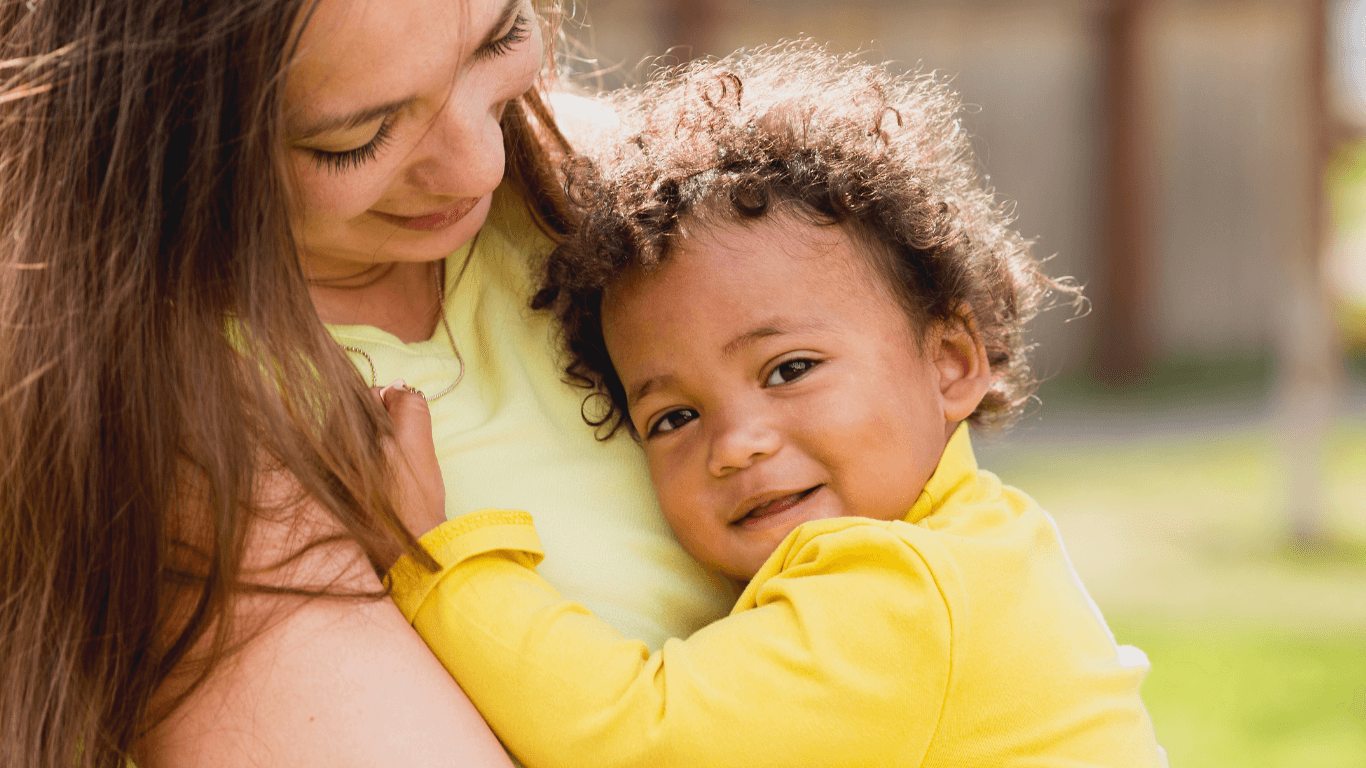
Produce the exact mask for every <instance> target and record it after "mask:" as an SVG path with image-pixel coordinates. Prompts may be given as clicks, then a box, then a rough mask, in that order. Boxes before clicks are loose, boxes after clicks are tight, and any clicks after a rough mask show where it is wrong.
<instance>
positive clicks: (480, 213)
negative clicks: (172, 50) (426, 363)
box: [285, 0, 543, 279]
mask: <svg viewBox="0 0 1366 768" xmlns="http://www.w3.org/2000/svg"><path fill="white" fill-rule="evenodd" d="M542 51H543V48H542V44H541V33H540V27H539V25H538V21H537V18H536V15H535V11H534V8H533V6H532V0H464V1H463V2H461V1H460V0H321V2H319V3H318V5H317V8H316V10H315V11H314V13H313V14H312V16H311V17H310V18H309V19H308V21H307V26H306V27H305V29H304V31H303V34H302V36H301V39H300V47H299V57H298V59H297V61H296V63H295V66H293V67H292V68H291V69H290V71H289V75H288V80H287V81H286V84H285V101H286V104H285V121H286V132H287V139H286V140H287V142H288V155H289V158H290V163H291V166H292V171H293V175H294V181H295V184H296V187H297V196H296V203H295V205H296V209H295V210H294V212H293V218H294V225H295V229H296V232H297V233H298V236H299V238H300V244H301V247H302V250H303V254H304V258H305V262H306V266H307V268H308V271H309V276H310V277H312V278H314V279H326V278H344V277H347V276H350V275H355V274H357V273H359V272H362V271H363V270H364V269H365V268H366V267H368V266H369V265H372V264H376V263H385V262H397V261H408V262H413V261H431V260H434V259H439V258H443V257H445V256H446V255H447V254H449V253H450V252H452V251H454V250H456V249H457V248H459V247H460V246H461V245H464V244H465V243H466V242H468V241H469V239H470V238H471V237H473V236H474V234H475V233H476V232H477V231H478V230H479V227H480V226H482V225H483V223H484V219H485V217H486V216H487V215H488V210H489V200H490V195H491V194H492V192H493V190H494V188H495V187H497V186H498V184H499V182H500V181H501V180H502V178H503V139H502V131H501V128H500V126H499V118H500V117H501V116H502V113H503V108H504V106H505V105H506V104H507V102H508V101H509V100H511V99H513V98H516V97H517V96H518V95H520V94H522V93H523V92H525V91H526V90H527V89H528V88H530V87H531V85H532V83H533V81H534V80H535V77H536V75H537V73H538V72H539V70H540V67H541V57H542Z"/></svg>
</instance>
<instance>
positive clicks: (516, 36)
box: [474, 13, 531, 59]
mask: <svg viewBox="0 0 1366 768" xmlns="http://www.w3.org/2000/svg"><path fill="white" fill-rule="evenodd" d="M530 37H531V20H530V19H528V18H527V16H526V14H524V13H519V14H517V17H516V18H514V19H513V20H512V26H510V27H508V30H507V31H506V32H504V33H503V34H502V35H499V36H498V37H497V38H496V39H494V40H490V41H488V42H487V43H484V44H483V45H481V46H479V50H477V51H475V52H474V58H476V59H492V58H495V57H498V56H506V55H507V54H509V53H511V52H512V49H513V48H516V47H517V45H518V44H519V43H523V42H526V41H527V40H528V39H530Z"/></svg>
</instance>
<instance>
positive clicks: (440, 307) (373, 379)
mask: <svg viewBox="0 0 1366 768" xmlns="http://www.w3.org/2000/svg"><path fill="white" fill-rule="evenodd" d="M473 253H474V249H473V248H471V249H470V255H473ZM470 255H467V256H466V257H465V263H464V264H461V265H460V273H459V274H457V275H456V276H455V282H456V285H459V284H460V279H461V278H463V277H464V276H465V268H466V267H468V266H469V265H470ZM445 272H446V263H445V262H444V261H443V262H441V265H440V266H439V267H436V268H434V269H433V270H432V275H433V276H434V277H435V278H436V308H437V311H438V312H439V313H440V314H441V327H442V328H444V329H445V330H446V340H447V341H449V342H450V343H451V351H452V352H454V353H455V359H456V361H457V362H459V363H460V373H458V374H456V376H455V381H452V382H451V385H450V386H449V387H446V388H445V389H443V390H441V391H440V392H438V393H436V394H435V395H431V396H430V397H429V396H427V395H425V394H423V392H422V390H420V389H413V390H411V391H413V392H416V393H417V394H419V395H421V396H422V399H423V400H426V401H427V402H429V403H430V402H432V401H433V400H439V399H440V398H443V397H445V396H446V395H449V394H450V393H451V391H452V390H454V389H455V388H456V387H458V386H460V382H462V381H464V380H465V358H464V356H463V355H461V354H460V349H459V348H458V347H456V346H455V334H453V333H451V324H450V321H449V320H447V319H446V286H445V284H444V283H445V281H444V280H442V278H443V277H444V276H445ZM341 348H342V349H344V350H346V351H347V352H354V353H356V354H358V355H360V356H361V357H363V358H365V362H366V363H367V364H368V365H369V366H370V386H372V387H377V386H379V376H378V375H376V372H375V361H374V360H372V359H370V355H369V354H368V353H367V352H366V351H365V350H363V349H361V348H360V347H353V346H350V345H347V344H343V345H341Z"/></svg>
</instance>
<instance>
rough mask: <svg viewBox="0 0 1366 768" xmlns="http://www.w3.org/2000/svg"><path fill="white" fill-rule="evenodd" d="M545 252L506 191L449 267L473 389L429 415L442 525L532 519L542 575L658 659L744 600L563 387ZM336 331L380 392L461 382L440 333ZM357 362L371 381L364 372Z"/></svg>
mask: <svg viewBox="0 0 1366 768" xmlns="http://www.w3.org/2000/svg"><path fill="white" fill-rule="evenodd" d="M550 247H551V244H550V241H549V240H548V239H547V238H546V237H545V236H544V235H543V234H542V233H541V232H540V231H539V230H538V229H537V228H536V226H535V224H534V223H532V221H531V220H530V218H529V216H528V213H527V211H526V209H525V206H524V205H523V204H522V202H521V201H520V199H519V198H517V197H516V196H514V195H511V194H505V193H504V190H502V189H500V190H499V191H498V192H497V193H495V199H494V206H493V212H492V213H491V215H490V216H489V221H488V223H487V224H485V226H484V227H483V228H482V229H481V230H480V232H479V236H478V237H477V238H476V240H475V244H474V245H473V247H472V252H471V247H470V246H466V247H465V248H464V249H462V250H461V251H459V252H457V253H455V254H453V255H452V256H451V257H449V259H448V260H447V262H446V275H447V281H448V282H447V286H446V296H447V299H446V315H447V318H448V319H449V321H450V325H451V332H452V333H453V334H454V335H455V341H456V344H457V345H458V346H459V348H460V351H461V353H462V354H463V355H464V358H465V363H466V373H465V379H464V381H463V382H461V384H460V385H459V386H458V387H456V388H455V390H454V391H452V392H451V393H450V394H448V395H446V396H445V397H442V398H440V399H438V400H436V401H435V402H433V403H432V404H431V408H432V423H433V432H434V433H435V434H434V437H435V439H436V452H437V457H438V458H439V459H440V462H441V470H442V474H443V476H444V477H445V480H446V514H447V516H449V517H458V516H460V515H463V514H465V513H467V512H471V511H473V510H477V509H483V508H486V507H512V508H515V509H524V510H527V511H529V512H532V513H534V514H535V515H536V520H537V521H538V523H539V526H540V528H539V533H540V535H541V538H542V539H543V540H544V541H545V542H546V544H547V545H548V546H550V547H551V548H553V549H554V551H555V553H556V556H555V562H554V563H553V564H550V565H547V567H546V568H545V569H544V570H543V571H542V575H543V576H545V578H546V579H547V580H549V581H550V583H551V584H554V585H555V587H556V588H557V589H559V590H560V591H561V592H562V593H563V594H565V595H567V596H569V597H571V598H573V599H574V600H577V601H580V602H582V603H583V604H584V605H587V606H589V607H590V608H591V609H592V610H593V611H594V613H596V614H597V615H599V616H601V617H602V618H603V620H605V621H606V622H607V623H609V624H611V625H612V626H614V627H616V628H617V629H619V630H620V631H622V632H624V633H626V634H627V635H630V636H632V637H638V638H642V639H644V640H645V641H646V643H647V644H649V645H650V647H652V648H657V647H659V646H660V645H661V644H663V642H664V640H665V639H667V638H670V637H687V636H688V635H690V634H692V632H693V631H695V630H696V629H697V628H698V627H701V626H702V625H704V624H706V623H707V622H709V621H711V620H713V619H715V618H717V617H719V616H723V615H725V612H726V609H727V608H729V607H730V605H731V603H732V602H733V601H734V600H735V590H734V588H733V587H732V586H731V585H730V584H729V583H728V582H726V581H724V580H723V579H721V578H719V577H717V576H713V575H711V574H709V573H707V572H706V571H705V570H703V569H702V568H701V567H700V566H699V565H697V564H696V563H695V562H694V561H693V560H692V558H690V557H689V556H688V555H687V553H685V552H684V551H683V550H682V549H681V548H680V547H679V546H678V544H677V543H676V542H675V540H674V538H673V534H672V533H671V532H670V531H669V528H668V525H667V524H666V523H665V522H664V520H663V517H662V516H661V515H660V512H659V507H658V504H657V502H656V501H655V495H654V490H653V488H652V487H651V486H650V478H649V472H648V470H647V469H646V467H645V458H644V455H643V454H642V453H641V451H640V448H639V447H638V446H637V445H636V443H635V442H634V441H632V440H631V439H629V438H626V437H622V438H619V439H615V440H610V441H608V442H606V443H600V442H598V441H597V440H596V439H594V435H593V430H592V428H590V427H589V426H588V425H586V424H585V423H584V422H583V418H582V417H581V416H580V410H579V409H580V405H581V404H582V401H583V396H584V394H585V393H584V391H583V390H581V389H577V388H575V387H572V386H570V385H568V384H565V383H564V382H563V381H562V378H563V371H562V370H561V368H560V365H559V352H558V350H559V345H558V342H557V341H556V339H555V337H554V335H553V333H554V327H555V326H554V318H553V317H551V316H549V315H547V314H545V313H536V312H532V311H531V310H530V309H528V308H527V304H528V302H529V301H530V297H531V294H532V286H533V285H534V282H533V277H532V276H533V272H532V266H533V264H534V263H535V261H536V260H538V259H539V258H540V257H541V256H543V255H544V254H545V253H547V252H548V251H549V249H550ZM466 256H468V257H469V266H468V268H467V269H466V270H465V274H464V277H463V278H462V279H460V281H459V283H458V284H456V278H457V275H458V274H459V273H460V269H461V266H462V264H464V262H465V258H466ZM331 330H332V334H333V336H334V337H335V338H336V339H337V341H338V342H340V343H341V344H344V345H348V346H353V347H356V348H359V349H363V350H365V352H366V354H367V355H369V356H370V358H371V359H372V360H373V361H374V365H375V369H376V371H375V374H376V377H377V380H378V382H379V383H380V384H381V385H382V384H387V383H388V382H390V381H393V380H394V379H396V378H403V379H404V380H405V381H407V383H408V384H409V385H411V386H414V387H417V388H418V389H421V390H422V391H424V392H428V393H436V392H440V391H441V390H443V389H445V388H446V387H447V386H448V385H449V384H450V383H451V381H453V380H454V379H455V376H456V374H457V372H458V371H459V366H458V364H457V363H456V360H455V356H454V354H453V353H452V352H451V345H450V341H449V340H448V339H447V337H446V332H445V331H444V330H443V329H442V328H440V327H439V324H438V328H437V330H436V334H435V335H434V336H433V337H432V338H431V339H428V340H427V341H422V342H417V343H415V344H404V343H403V342H401V341H399V339H398V338H397V337H395V336H393V335H391V334H389V333H386V332H384V331H381V330H379V329H377V328H372V327H370V326H332V328H331ZM351 357H352V358H353V359H354V360H355V362H356V365H357V367H358V368H359V369H360V371H361V375H362V376H364V377H366V378H367V379H368V378H369V377H370V366H369V364H368V363H367V362H366V361H365V359H364V358H362V357H361V356H360V355H357V354H354V353H353V354H352V355H351Z"/></svg>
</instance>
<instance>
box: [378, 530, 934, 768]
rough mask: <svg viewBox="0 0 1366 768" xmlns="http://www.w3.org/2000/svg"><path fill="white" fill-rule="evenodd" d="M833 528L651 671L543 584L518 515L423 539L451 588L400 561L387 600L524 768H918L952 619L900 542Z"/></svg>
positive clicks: (812, 533) (808, 541) (781, 554)
mask: <svg viewBox="0 0 1366 768" xmlns="http://www.w3.org/2000/svg"><path fill="white" fill-rule="evenodd" d="M829 522H832V523H835V522H838V523H844V524H843V525H840V526H816V527H814V528H815V529H814V530H811V529H812V528H813V527H812V526H807V527H805V528H803V529H799V530H798V531H797V532H794V534H793V535H792V536H789V537H788V539H787V540H786V541H785V542H784V543H783V544H782V546H780V547H779V549H778V551H777V552H775V553H774V555H773V557H772V558H771V559H770V561H769V566H766V568H765V570H764V571H762V572H761V573H760V575H759V576H757V577H756V579H755V581H753V582H751V585H750V588H749V589H748V590H747V591H746V596H745V598H742V606H746V608H745V609H744V610H739V609H737V612H736V613H734V614H733V615H732V616H730V617H729V618H727V619H724V620H722V621H719V622H716V623H714V624H711V625H709V626H707V627H705V628H703V629H702V630H700V631H698V632H697V633H696V634H694V635H693V636H692V637H690V638H689V639H687V640H677V639H675V640H669V641H668V642H666V643H665V644H664V647H663V649H662V650H661V651H657V652H655V653H650V651H649V650H648V648H647V647H646V646H645V644H644V643H641V642H639V641H633V640H627V639H625V638H623V637H622V636H621V635H620V634H619V633H617V632H616V631H615V630H613V629H611V628H610V627H608V626H607V625H605V624H603V623H602V622H600V621H598V620H597V619H595V618H593V617H592V616H591V615H590V614H588V612H587V611H585V610H584V609H583V608H582V607H581V606H580V605H578V604H575V603H572V602H568V601H565V600H563V599H561V598H560V596H559V595H558V594H557V593H556V591H555V590H554V589H553V588H551V587H550V585H549V584H547V583H546V582H545V581H544V580H542V579H541V578H540V577H539V576H537V575H536V573H535V571H534V570H532V569H531V567H530V566H532V565H533V564H534V563H535V562H536V561H537V560H538V559H539V557H540V547H539V544H538V543H537V542H536V540H535V533H534V531H533V530H532V527H531V520H530V517H529V516H526V515H525V514H522V513H512V512H504V511H485V512H480V513H475V514H474V515H470V516H467V517H465V518H461V519H459V520H455V521H451V522H449V523H447V524H445V525H443V526H442V527H440V528H438V529H436V530H435V531H433V532H431V533H429V534H428V535H427V537H424V539H423V543H424V544H425V545H426V546H427V547H428V549H429V550H430V551H431V552H432V554H433V555H434V556H435V557H436V558H437V560H438V562H440V563H441V564H442V570H441V571H440V572H439V573H437V574H429V573H427V572H425V571H424V570H422V569H421V568H420V567H419V566H417V565H416V564H414V563H413V562H412V561H411V560H408V559H406V558H405V559H403V560H401V561H400V563H399V564H398V565H396V566H395V568H394V570H393V571H392V572H391V574H390V587H391V591H392V593H393V595H394V598H395V600H396V601H397V602H398V604H399V606H400V608H401V609H402V610H403V612H404V614H405V615H406V616H408V618H409V619H410V620H411V621H412V622H413V624H414V626H415V627H416V628H417V630H418V632H419V633H420V634H421V635H422V636H423V638H424V639H425V640H426V641H427V643H428V645H430V646H431V648H432V649H433V651H434V652H435V653H436V655H437V657H438V658H440V660H441V662H442V663H443V664H444V665H445V666H446V668H447V669H448V670H449V671H450V672H451V674H452V675H453V676H454V677H455V678H456V680H458V681H459V683H460V685H461V686H462V687H463V688H464V690H465V692H466V693H467V694H468V695H469V696H470V698H471V700H473V701H474V702H475V704H476V705H477V706H478V707H479V710H480V712H481V713H482V714H483V715H484V717H485V718H486V719H487V720H488V722H489V725H490V726H492V728H493V730H494V732H495V733H497V734H498V736H499V738H500V739H502V741H503V743H504V744H505V746H507V747H508V750H509V751H510V752H511V753H512V754H513V755H515V756H516V757H517V758H518V759H519V760H520V761H522V762H523V763H524V764H526V765H527V766H530V767H533V768H553V766H584V765H592V766H602V767H603V768H606V767H608V766H660V767H665V766H689V767H692V766H702V765H705V766H732V765H733V766H746V767H747V768H749V767H753V766H765V765H771V766H793V765H817V764H818V765H821V766H846V765H847V766H869V765H878V766H891V765H907V766H915V765H920V764H921V762H922V758H923V757H924V755H925V752H926V750H927V749H928V747H929V744H930V741H931V739H932V738H933V737H934V734H935V729H936V727H937V725H938V721H939V716H940V711H941V708H942V706H943V702H944V699H945V692H946V687H947V685H948V680H949V664H950V654H949V645H950V641H951V637H950V635H951V628H950V621H949V613H948V609H947V607H946V605H945V603H944V601H943V599H942V597H941V594H940V590H939V589H938V587H937V586H936V584H935V583H934V577H933V575H932V574H931V572H930V569H929V568H928V567H927V565H926V564H925V562H924V561H923V560H921V559H920V557H919V556H918V555H917V554H916V552H915V550H914V549H912V548H911V547H908V546H906V545H905V544H904V542H902V541H901V540H900V539H899V538H898V537H897V536H896V535H895V534H893V533H891V532H889V531H888V530H887V529H886V528H885V527H884V526H878V525H866V524H858V523H857V521H852V520H849V519H845V520H844V521H829ZM849 523H853V524H852V525H850V524H849ZM832 529H834V530H832ZM770 566H771V567H770ZM750 606H752V607H750ZM910 628H913V631H908V629H910Z"/></svg>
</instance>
